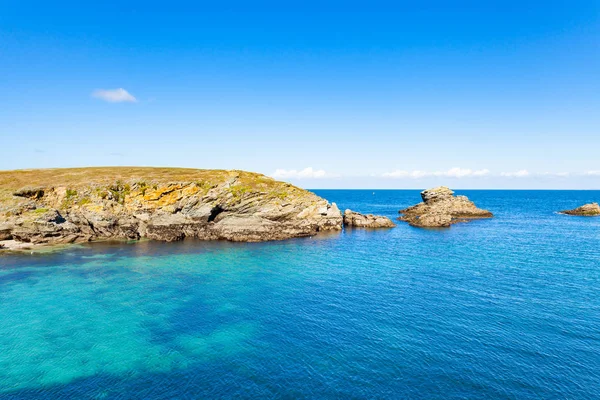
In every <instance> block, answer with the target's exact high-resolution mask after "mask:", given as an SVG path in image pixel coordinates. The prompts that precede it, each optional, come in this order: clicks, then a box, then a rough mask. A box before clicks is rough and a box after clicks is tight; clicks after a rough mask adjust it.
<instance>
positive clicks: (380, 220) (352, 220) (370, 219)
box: [344, 210, 396, 228]
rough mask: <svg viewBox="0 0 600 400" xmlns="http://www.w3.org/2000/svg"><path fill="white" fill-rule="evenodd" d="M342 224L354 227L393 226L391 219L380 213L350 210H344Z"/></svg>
mask: <svg viewBox="0 0 600 400" xmlns="http://www.w3.org/2000/svg"><path fill="white" fill-rule="evenodd" d="M344 225H345V226H350V227H354V228H393V227H395V226H396V224H394V223H393V222H392V220H391V219H389V218H387V217H383V216H381V215H373V214H361V213H357V212H354V211H352V210H346V211H344Z"/></svg>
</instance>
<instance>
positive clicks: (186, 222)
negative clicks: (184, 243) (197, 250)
mask: <svg viewBox="0 0 600 400" xmlns="http://www.w3.org/2000/svg"><path fill="white" fill-rule="evenodd" d="M342 223H343V219H342V214H341V212H340V210H339V209H338V208H337V206H336V205H335V203H333V204H330V203H328V202H327V200H325V199H322V198H321V197H319V196H317V195H316V194H314V193H312V192H309V191H307V190H304V189H300V188H298V187H295V186H293V185H291V184H289V183H284V182H279V181H276V180H274V179H272V178H269V177H267V176H264V175H261V174H255V173H251V172H245V171H236V170H234V171H225V170H197V169H182V168H136V167H131V168H128V167H118V168H75V169H49V170H21V171H0V241H3V243H0V245H5V246H4V247H6V248H9V249H10V248H17V247H20V245H21V244H23V243H27V244H34V245H36V244H64V243H75V242H87V241H91V240H100V239H112V238H115V239H139V238H149V239H156V240H162V241H174V240H181V239H184V238H186V237H192V238H197V239H202V240H231V241H244V242H258V241H267V240H280V239H288V238H293V237H301V236H311V235H315V234H316V233H318V232H321V231H330V230H341V228H342Z"/></svg>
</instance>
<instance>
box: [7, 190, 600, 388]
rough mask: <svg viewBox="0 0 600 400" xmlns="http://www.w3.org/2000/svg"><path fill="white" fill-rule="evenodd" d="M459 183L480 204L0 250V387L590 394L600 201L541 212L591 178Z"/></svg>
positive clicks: (405, 200)
mask: <svg viewBox="0 0 600 400" xmlns="http://www.w3.org/2000/svg"><path fill="white" fill-rule="evenodd" d="M316 192H317V193H318V194H319V195H322V196H324V197H325V198H327V199H328V200H330V201H334V202H336V203H337V204H338V206H339V207H340V209H342V210H343V209H345V208H351V209H353V210H355V211H359V212H365V213H367V212H369V213H376V214H384V215H387V216H389V217H390V218H395V217H397V211H398V210H399V209H400V208H403V207H406V206H409V205H412V204H415V203H417V202H418V201H419V199H420V198H419V192H418V191H415V190H407V191H385V190H376V191H374V192H373V191H372V190H369V191H360V190H353V191H344V190H339V191H328V190H318V191H316ZM457 193H458V194H466V195H468V196H469V197H470V198H471V199H472V200H474V201H475V202H476V204H477V205H478V206H480V207H482V208H486V209H489V210H490V211H492V212H493V213H494V214H495V215H496V217H495V218H494V219H490V220H479V221H473V222H470V223H466V224H461V225H455V226H453V227H452V228H450V229H443V230H424V229H419V228H412V227H410V226H408V225H406V224H403V223H400V222H399V223H398V226H397V227H396V228H394V229H389V230H378V231H369V230H345V231H343V232H341V233H336V234H327V235H319V236H316V237H312V238H304V239H294V240H288V241H282V242H274V243H250V244H247V243H225V242H199V241H184V242H180V243H157V242H150V241H143V242H138V243H116V244H107V243H98V244H91V245H85V246H77V247H71V248H69V249H67V250H64V251H60V252H54V253H49V254H25V255H0V399H2V400H4V399H29V398H32V399H33V398H38V399H60V398H62V399H66V398H77V399H88V398H89V399H171V398H189V399H207V398H257V399H266V398H287V399H296V398H328V399H371V398H381V399H484V398H485V399H490V398H493V399H594V398H600V217H597V218H593V217H592V218H590V217H588V218H585V217H571V216H565V215H559V214H556V212H555V211H556V210H561V209H567V208H574V207H576V206H579V205H581V204H583V203H587V202H590V201H600V192H598V191H457Z"/></svg>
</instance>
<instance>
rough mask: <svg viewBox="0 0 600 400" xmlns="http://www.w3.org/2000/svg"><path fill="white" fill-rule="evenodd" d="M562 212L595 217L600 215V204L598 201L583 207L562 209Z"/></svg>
mask: <svg viewBox="0 0 600 400" xmlns="http://www.w3.org/2000/svg"><path fill="white" fill-rule="evenodd" d="M560 213H561V214H567V215H579V216H584V217H595V216H597V215H600V205H598V203H589V204H584V205H582V206H581V207H577V208H574V209H572V210H564V211H560Z"/></svg>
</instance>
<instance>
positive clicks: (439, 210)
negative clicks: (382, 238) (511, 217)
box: [398, 186, 493, 228]
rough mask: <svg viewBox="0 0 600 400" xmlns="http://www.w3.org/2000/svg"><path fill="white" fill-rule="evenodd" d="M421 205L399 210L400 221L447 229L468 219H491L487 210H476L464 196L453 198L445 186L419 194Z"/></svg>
mask: <svg viewBox="0 0 600 400" xmlns="http://www.w3.org/2000/svg"><path fill="white" fill-rule="evenodd" d="M421 198H422V199H423V202H422V203H419V204H417V205H414V206H412V207H408V208H406V209H404V210H400V211H399V212H400V214H403V215H402V216H401V217H400V218H398V219H399V220H400V221H406V222H408V223H409V224H410V225H412V226H418V227H430V228H435V227H448V226H450V225H452V224H455V223H457V222H464V221H467V220H469V219H476V218H491V217H492V216H493V215H492V213H491V212H489V211H487V210H482V209H480V208H477V207H476V206H475V204H474V203H473V202H472V201H470V200H469V199H468V198H467V197H466V196H454V192H453V191H452V190H450V189H449V188H447V187H445V186H440V187H436V188H433V189H428V190H424V191H423V192H421Z"/></svg>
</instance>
